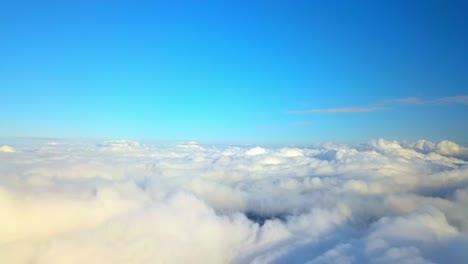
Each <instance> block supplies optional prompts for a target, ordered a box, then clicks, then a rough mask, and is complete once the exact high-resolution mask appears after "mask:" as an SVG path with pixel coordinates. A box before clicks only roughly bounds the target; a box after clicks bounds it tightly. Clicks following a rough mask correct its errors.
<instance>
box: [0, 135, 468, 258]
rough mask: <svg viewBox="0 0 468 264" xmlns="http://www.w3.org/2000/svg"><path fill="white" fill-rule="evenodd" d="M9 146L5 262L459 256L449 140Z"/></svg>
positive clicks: (2, 176)
mask: <svg viewBox="0 0 468 264" xmlns="http://www.w3.org/2000/svg"><path fill="white" fill-rule="evenodd" d="M15 148H16V149H17V150H18V151H17V152H16V153H15V154H14V155H7V154H4V155H0V219H1V220H0V223H1V224H0V259H1V260H2V263H39V264H41V263H48V264H49V263H52V264H53V263H91V264H92V263H396V262H398V263H466V262H467V260H468V253H467V252H466V248H467V247H468V210H467V208H468V162H467V161H466V159H465V158H464V157H465V156H464V155H465V154H464V153H466V152H465V151H466V147H464V146H462V145H459V144H456V143H454V142H450V141H442V142H438V143H433V142H430V141H425V140H420V141H417V142H414V143H403V142H398V141H387V140H384V139H379V140H373V141H371V142H369V143H367V144H358V145H339V144H333V143H329V144H323V145H320V146H317V147H304V148H292V147H281V148H278V147H276V148H267V147H260V146H206V145H200V144H198V143H195V142H188V143H182V144H177V145H174V146H153V145H145V144H142V143H139V142H134V141H126V140H119V141H107V142H103V143H99V144H91V143H76V142H60V144H49V143H48V142H44V143H40V142H34V144H22V145H18V146H16V145H15ZM3 149H4V148H3V147H2V150H3Z"/></svg>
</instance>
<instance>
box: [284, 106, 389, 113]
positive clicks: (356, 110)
mask: <svg viewBox="0 0 468 264" xmlns="http://www.w3.org/2000/svg"><path fill="white" fill-rule="evenodd" d="M388 109H389V108H388V107H380V106H379V107H360V106H354V107H343V108H325V109H308V110H294V111H289V112H288V113H289V114H340V113H369V112H377V111H384V110H388Z"/></svg>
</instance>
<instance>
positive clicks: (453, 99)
mask: <svg viewBox="0 0 468 264" xmlns="http://www.w3.org/2000/svg"><path fill="white" fill-rule="evenodd" d="M387 102H396V103H400V104H409V105H445V104H464V105H468V95H457V96H448V97H440V98H436V99H433V100H425V99H422V98H419V97H407V98H400V99H395V100H388V101H387Z"/></svg>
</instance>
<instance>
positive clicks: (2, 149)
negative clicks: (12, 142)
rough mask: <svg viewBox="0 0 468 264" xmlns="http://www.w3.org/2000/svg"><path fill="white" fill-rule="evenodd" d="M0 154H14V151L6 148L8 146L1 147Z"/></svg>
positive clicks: (8, 147) (11, 148)
mask: <svg viewBox="0 0 468 264" xmlns="http://www.w3.org/2000/svg"><path fill="white" fill-rule="evenodd" d="M0 152H4V153H13V152H15V149H14V148H13V147H10V146H8V145H3V146H1V147H0Z"/></svg>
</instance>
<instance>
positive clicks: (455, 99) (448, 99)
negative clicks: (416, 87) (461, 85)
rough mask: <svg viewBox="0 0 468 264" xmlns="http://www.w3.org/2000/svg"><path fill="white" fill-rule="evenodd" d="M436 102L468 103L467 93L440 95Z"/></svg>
mask: <svg viewBox="0 0 468 264" xmlns="http://www.w3.org/2000/svg"><path fill="white" fill-rule="evenodd" d="M436 103H438V104H464V105H468V95H458V96H449V97H442V98H439V99H437V100H436Z"/></svg>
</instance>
